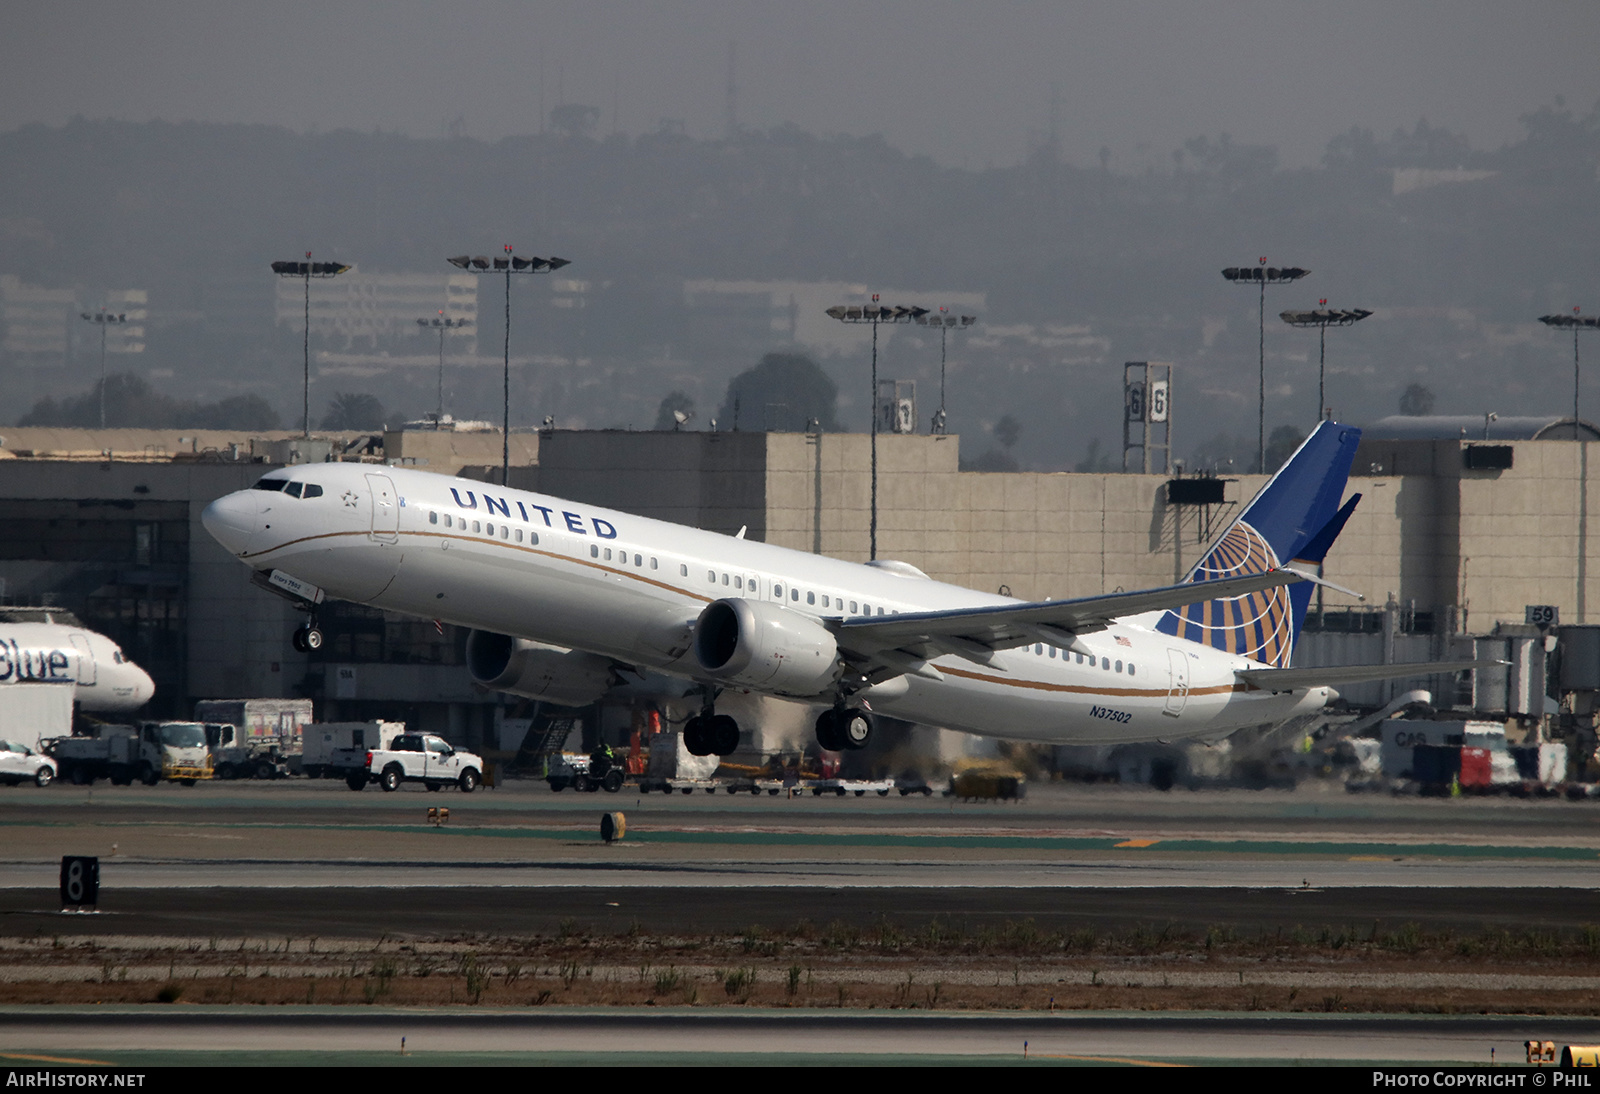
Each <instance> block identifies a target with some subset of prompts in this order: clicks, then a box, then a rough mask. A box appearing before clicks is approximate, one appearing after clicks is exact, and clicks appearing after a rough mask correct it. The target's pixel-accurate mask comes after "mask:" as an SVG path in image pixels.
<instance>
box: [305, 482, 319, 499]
mask: <svg viewBox="0 0 1600 1094" xmlns="http://www.w3.org/2000/svg"><path fill="white" fill-rule="evenodd" d="M300 496H301V497H302V498H320V497H322V487H320V486H318V485H317V484H316V483H314V482H308V483H306V488H305V492H304V493H302V494H301V495H300Z"/></svg>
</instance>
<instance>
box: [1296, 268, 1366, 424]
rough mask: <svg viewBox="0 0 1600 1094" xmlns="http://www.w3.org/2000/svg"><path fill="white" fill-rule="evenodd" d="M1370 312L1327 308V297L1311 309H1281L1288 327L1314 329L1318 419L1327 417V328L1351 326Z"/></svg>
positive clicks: (1361, 309)
mask: <svg viewBox="0 0 1600 1094" xmlns="http://www.w3.org/2000/svg"><path fill="white" fill-rule="evenodd" d="M1371 314H1372V312H1370V311H1368V310H1367V309H1366V308H1330V307H1328V300H1327V298H1326V297H1324V298H1323V299H1321V300H1319V301H1317V306H1316V307H1315V308H1313V309H1312V310H1311V311H1281V312H1279V313H1278V318H1279V319H1282V320H1283V321H1284V322H1285V323H1287V324H1289V325H1290V326H1291V327H1316V328H1317V331H1318V333H1317V421H1319V422H1320V421H1321V420H1322V419H1324V418H1326V417H1327V416H1328V395H1327V366H1328V328H1329V327H1353V326H1355V325H1356V324H1357V323H1359V322H1361V321H1362V320H1363V319H1365V318H1366V317H1367V316H1369V315H1371Z"/></svg>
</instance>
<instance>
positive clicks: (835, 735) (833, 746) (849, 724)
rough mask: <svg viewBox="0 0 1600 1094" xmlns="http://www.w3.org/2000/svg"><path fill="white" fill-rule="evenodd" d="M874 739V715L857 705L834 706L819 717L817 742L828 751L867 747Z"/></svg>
mask: <svg viewBox="0 0 1600 1094" xmlns="http://www.w3.org/2000/svg"><path fill="white" fill-rule="evenodd" d="M871 740H872V715H870V714H868V713H867V712H866V711H864V710H860V709H858V708H855V707H843V706H839V707H834V708H833V709H832V710H829V711H824V712H823V714H822V716H821V717H820V718H818V719H817V744H819V745H821V746H822V748H823V749H825V750H826V751H828V752H842V751H844V750H846V749H849V750H852V751H854V750H856V749H860V748H866V747H867V743H868V742H869V741H871Z"/></svg>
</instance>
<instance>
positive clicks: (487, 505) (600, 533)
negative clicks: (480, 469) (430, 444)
mask: <svg viewBox="0 0 1600 1094" xmlns="http://www.w3.org/2000/svg"><path fill="white" fill-rule="evenodd" d="M462 493H463V491H460V490H457V489H456V488H455V487H454V486H452V487H451V488H450V496H451V497H453V498H455V499H456V505H457V507H459V508H461V509H476V508H477V507H478V496H477V495H476V494H474V493H473V492H472V491H471V490H467V491H465V493H466V495H467V498H466V500H465V501H463V500H461V495H462ZM512 505H515V506H516V507H517V511H518V512H519V513H521V514H522V519H523V520H524V521H525V522H527V523H528V524H533V523H535V522H534V521H533V520H532V519H531V518H530V517H529V516H528V510H529V509H532V510H533V511H534V512H536V513H538V514H539V515H540V516H541V517H543V518H544V526H545V527H546V528H554V527H555V522H554V521H552V520H551V519H550V514H551V513H553V512H555V510H553V509H551V508H549V507H548V506H544V505H534V504H533V503H531V502H530V503H528V504H526V505H524V504H523V503H522V502H520V501H517V502H507V501H505V500H504V499H503V498H493V497H490V496H489V495H488V494H485V495H483V508H484V511H485V512H486V513H487V514H488V515H489V516H491V517H492V516H494V515H495V514H496V513H499V514H500V515H501V516H502V517H506V518H509V517H510V516H511V506H512ZM561 519H562V520H563V521H564V522H565V524H566V527H567V531H569V532H571V533H573V534H574V535H579V536H586V535H588V534H589V532H588V529H587V528H585V527H584V518H583V516H582V515H581V514H579V513H571V512H568V511H567V510H565V509H563V510H561ZM589 527H592V528H593V529H594V534H595V536H597V537H598V538H600V539H616V538H617V529H616V526H615V525H613V524H612V523H611V522H610V521H608V520H601V519H600V518H599V517H590V518H589Z"/></svg>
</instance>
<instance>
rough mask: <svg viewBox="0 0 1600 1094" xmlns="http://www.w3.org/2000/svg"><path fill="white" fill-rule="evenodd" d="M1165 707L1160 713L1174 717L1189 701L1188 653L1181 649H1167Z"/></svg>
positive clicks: (1180, 712) (1181, 711)
mask: <svg viewBox="0 0 1600 1094" xmlns="http://www.w3.org/2000/svg"><path fill="white" fill-rule="evenodd" d="M1167 673H1168V683H1167V707H1166V709H1165V710H1163V711H1162V712H1161V713H1163V714H1170V715H1171V716H1172V717H1174V718H1176V717H1177V716H1178V715H1180V714H1182V713H1183V707H1184V704H1186V703H1187V702H1188V701H1189V655H1188V654H1186V653H1184V652H1183V651H1182V650H1173V649H1169V650H1167Z"/></svg>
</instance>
